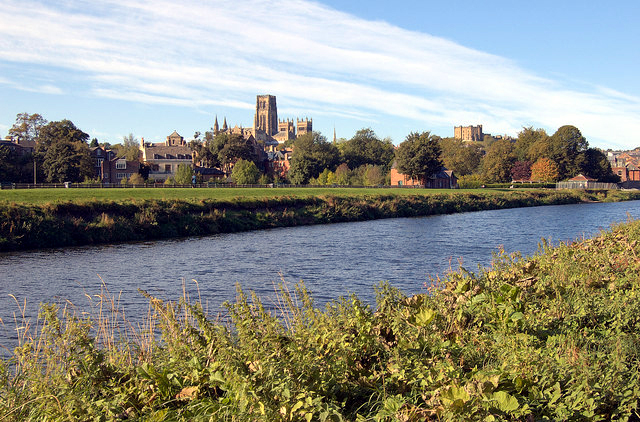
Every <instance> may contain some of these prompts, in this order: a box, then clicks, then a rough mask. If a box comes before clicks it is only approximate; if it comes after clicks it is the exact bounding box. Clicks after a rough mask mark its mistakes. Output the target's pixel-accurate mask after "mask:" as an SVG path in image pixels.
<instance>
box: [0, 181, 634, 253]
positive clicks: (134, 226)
mask: <svg viewBox="0 0 640 422" xmlns="http://www.w3.org/2000/svg"><path fill="white" fill-rule="evenodd" d="M184 190H186V191H189V189H184ZM64 191H67V189H65V190H64ZM109 191H111V190H109ZM132 191H135V190H132ZM210 191H211V190H210ZM222 191H224V189H223V190H222ZM261 191H263V192H265V191H266V192H269V191H275V189H262V190H261ZM334 191H335V190H334ZM409 191H410V192H416V190H413V189H412V190H409ZM329 192H331V191H329ZM383 192H384V191H383ZM421 192H424V191H423V190H421ZM317 193H318V194H319V192H317ZM638 198H640V193H638V192H617V191H613V192H606V191H603V192H577V191H543V190H508V189H507V190H503V191H500V190H493V191H469V192H460V191H450V190H449V191H447V192H446V193H434V192H429V194H414V195H409V194H404V195H398V194H389V193H387V194H382V193H379V192H378V194H371V195H363V194H360V195H353V196H349V195H345V194H343V195H335V194H327V195H310V196H267V194H263V196H256V197H237V196H236V197H229V198H227V199H219V200H216V199H211V200H207V199H195V200H185V199H175V198H174V199H166V200H165V199H153V200H146V199H141V200H137V199H131V200H124V201H119V202H117V201H110V200H86V201H81V200H80V201H69V202H49V203H38V204H33V203H31V204H30V203H21V204H17V203H6V202H4V203H2V202H0V251H8V250H17V249H30V248H45V247H60V246H75V245H86V244H96V243H110V242H111V243H112V242H121V241H135V240H148V239H163V238H172V237H181V236H203V235H210V234H216V233H230V232H238V231H247V230H257V229H265V228H273V227H285V226H296V225H308V224H322V223H337V222H346V221H363V220H372V219H378V218H391V217H416V216H425V215H434V214H447V213H455V212H465V211H479V210H487V209H500V208H515V207H523V206H535V205H550V204H568V203H578V202H581V201H598V200H609V201H613V200H624V199H638Z"/></svg>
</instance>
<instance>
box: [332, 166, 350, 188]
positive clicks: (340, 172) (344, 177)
mask: <svg viewBox="0 0 640 422" xmlns="http://www.w3.org/2000/svg"><path fill="white" fill-rule="evenodd" d="M350 174H351V170H350V169H349V166H348V165H347V163H342V164H340V165H339V166H338V168H336V171H335V183H336V184H338V185H341V186H346V185H348V184H349V176H350Z"/></svg>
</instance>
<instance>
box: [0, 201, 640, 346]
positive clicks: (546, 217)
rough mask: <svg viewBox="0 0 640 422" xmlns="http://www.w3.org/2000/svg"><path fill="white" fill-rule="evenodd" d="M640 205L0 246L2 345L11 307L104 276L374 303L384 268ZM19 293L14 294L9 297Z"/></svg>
mask: <svg viewBox="0 0 640 422" xmlns="http://www.w3.org/2000/svg"><path fill="white" fill-rule="evenodd" d="M629 216H630V217H633V218H638V217H639V216H640V201H630V202H619V203H594V204H579V205H559V206H546V207H532V208H517V209H508V210H496V211H481V212H472V213H462V214H452V215H442V216H431V217H422V218H398V219H386V220H374V221H366V222H358V223H342V224H330V225H318V226H303V227H293V228H280V229H272V230H261V231H255V232H246V233H235V234H221V235H216V236H207V237H201V238H188V239H179V240H168V241H154V242H140V243H126V244H114V245H102V246H91V247H81V248H65V249H47V250H36V251H26V252H16V253H4V254H0V318H1V319H2V324H0V345H10V344H12V343H13V342H14V341H15V327H16V324H15V322H14V318H15V317H16V316H19V315H21V314H22V313H23V311H22V310H20V307H19V306H18V304H20V305H21V306H24V304H25V303H26V307H25V308H24V313H25V315H26V317H27V318H30V319H31V321H32V323H33V322H35V315H37V309H38V306H39V303H40V302H56V303H61V304H65V303H73V304H74V305H75V306H76V308H77V309H83V308H85V307H87V308H88V307H89V303H90V300H93V301H94V302H95V301H96V300H97V298H96V295H98V294H100V293H101V289H103V288H105V287H106V288H107V289H108V290H109V291H110V292H111V294H112V295H114V296H115V297H116V299H118V300H119V303H120V304H121V306H122V307H123V308H124V309H125V311H126V312H127V313H128V315H143V314H146V312H147V308H148V300H147V299H145V298H144V297H143V296H142V295H141V294H140V293H139V292H138V289H139V288H140V289H144V290H146V291H147V292H149V293H150V294H152V295H154V296H156V297H159V298H161V299H168V300H177V299H179V298H180V297H181V296H182V292H183V286H185V288H186V290H187V291H188V292H189V293H190V294H191V296H192V297H197V296H198V295H199V297H200V298H201V300H202V302H203V303H204V304H206V306H207V308H208V309H209V311H210V312H212V313H216V312H218V310H219V309H220V305H221V304H222V303H223V302H224V301H233V300H234V298H235V286H236V283H239V284H240V285H241V286H242V288H243V289H245V290H246V291H251V290H253V291H255V292H256V293H258V295H260V296H261V297H262V298H263V299H264V301H265V302H266V303H269V302H273V301H274V300H275V299H274V297H275V294H274V291H275V286H276V285H277V284H278V283H279V282H280V281H281V280H284V281H286V282H287V283H288V284H289V285H292V284H294V283H296V282H298V281H299V280H304V282H305V284H306V286H307V288H308V289H309V290H310V291H311V292H312V295H313V298H314V299H315V301H316V304H317V305H318V306H322V305H323V304H324V303H326V302H328V301H331V300H333V299H336V298H337V297H339V296H341V295H347V294H349V293H355V294H356V295H357V296H358V297H359V298H360V299H361V300H363V301H365V302H367V303H370V304H374V303H375V292H374V286H376V285H377V284H378V283H379V282H380V281H382V280H387V281H389V282H390V283H391V284H392V285H393V286H396V287H398V288H400V289H401V290H402V291H404V292H405V293H406V294H415V293H421V292H424V291H425V290H426V286H427V285H428V284H429V283H430V280H431V278H432V277H436V276H438V275H442V274H444V273H446V272H447V271H449V270H450V269H452V268H453V269H456V268H458V265H459V264H460V263H461V264H462V265H463V266H464V267H465V268H466V269H468V270H471V271H477V269H478V265H488V264H489V263H490V261H491V258H492V255H493V254H494V253H496V252H497V251H498V249H499V248H500V247H503V248H504V250H505V251H507V252H516V251H520V252H521V253H522V254H523V255H524V256H530V255H532V254H534V253H535V252H536V251H537V249H538V245H539V243H540V241H541V239H542V238H545V239H549V240H551V241H552V242H553V243H558V242H560V241H572V240H576V239H579V238H582V237H591V236H594V235H596V234H597V233H598V232H599V231H600V230H601V229H607V228H609V227H610V225H611V224H612V223H615V222H620V221H625V220H626V219H627V218H628V217H629ZM14 298H15V299H14ZM90 298H91V299H90ZM25 301H26V302H25Z"/></svg>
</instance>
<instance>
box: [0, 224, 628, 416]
mask: <svg viewBox="0 0 640 422" xmlns="http://www.w3.org/2000/svg"><path fill="white" fill-rule="evenodd" d="M639 255H640V222H638V221H631V222H628V223H626V224H622V225H619V226H616V227H614V228H613V229H612V230H610V231H608V232H605V233H602V234H601V235H600V236H599V237H597V238H594V239H588V240H584V241H580V242H576V243H573V244H561V245H560V246H558V247H550V246H549V245H548V244H546V243H544V242H543V243H542V245H541V246H540V250H539V252H538V253H537V254H536V255H535V256H533V257H531V258H527V259H522V258H521V257H520V256H518V255H517V254H513V255H506V254H498V255H496V256H495V257H494V261H493V263H492V265H491V266H490V267H488V268H482V269H479V270H478V271H477V272H476V273H472V272H469V271H467V270H465V269H460V270H459V271H456V272H452V273H450V274H448V275H445V276H443V277H442V278H439V279H437V280H433V284H432V287H431V290H430V293H429V294H423V295H417V296H413V297H406V296H405V295H404V294H403V293H402V292H400V291H398V290H396V289H394V288H393V287H392V286H389V285H387V284H384V283H383V284H381V285H380V286H379V287H378V289H377V301H376V305H375V307H372V306H370V305H368V304H365V303H362V302H361V301H360V300H359V299H358V298H357V297H355V296H351V297H344V298H338V299H336V300H335V301H334V302H332V303H330V304H328V305H327V306H326V307H325V308H324V309H318V308H316V307H315V306H314V302H313V298H312V295H311V294H310V293H309V292H308V291H307V290H306V289H305V287H304V285H298V286H296V288H295V290H293V291H290V290H289V289H288V288H287V286H285V285H283V286H281V288H280V291H279V295H278V296H277V301H276V303H271V304H269V303H263V302H262V301H261V299H260V298H259V297H256V296H255V295H252V294H250V293H245V292H244V291H242V289H240V288H238V295H237V299H236V300H235V301H234V302H233V303H228V304H227V305H226V309H227V312H228V314H227V315H225V316H222V317H221V316H219V315H218V316H216V315H208V314H207V313H206V312H205V310H204V309H203V307H202V306H201V303H200V302H198V300H194V299H190V298H189V297H187V295H185V297H183V298H182V299H181V300H179V301H178V302H171V301H164V300H162V299H160V298H155V297H150V296H148V295H146V294H145V293H144V292H141V293H142V294H145V295H146V296H147V297H148V298H149V303H150V307H149V314H148V315H147V317H146V318H145V320H144V323H140V324H139V325H136V326H135V327H134V325H135V324H133V323H132V322H131V321H130V320H128V319H127V318H126V317H125V316H124V314H123V313H121V312H120V310H119V309H118V306H117V300H116V299H115V298H114V297H112V296H110V295H109V294H108V292H107V291H104V292H102V294H100V295H96V296H93V297H92V301H93V302H92V303H91V304H90V305H91V306H89V311H82V312H81V308H78V309H74V308H73V306H72V305H71V304H69V303H67V305H66V306H65V307H62V308H61V307H58V306H56V305H51V304H45V305H42V308H41V313H40V317H39V319H38V321H37V323H35V322H33V323H32V322H31V321H18V327H16V328H17V332H18V333H19V334H20V338H19V342H20V344H19V345H18V347H17V348H15V350H13V354H12V356H11V357H10V358H8V359H4V360H2V361H0V362H1V363H0V420H7V421H18V420H20V421H21V420H76V419H82V420H124V419H143V418H144V420H150V421H155V420H157V421H160V420H235V421H254V420H291V421H298V420H300V421H342V420H344V421H423V420H445V421H446V420H451V421H476V420H477V421H495V420H523V421H525V420H526V421H543V420H554V421H556V420H585V421H597V420H623V421H624V420H627V421H630V420H638V419H639V418H640V409H639V406H640V387H639V386H640V353H639V350H640V347H639V346H640V338H639V335H638V333H640V284H639V283H638V280H639V279H640V277H639V276H640V259H639V258H638V256H639Z"/></svg>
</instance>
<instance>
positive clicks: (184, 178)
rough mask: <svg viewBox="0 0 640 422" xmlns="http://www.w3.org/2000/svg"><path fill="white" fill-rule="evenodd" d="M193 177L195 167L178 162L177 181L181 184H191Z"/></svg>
mask: <svg viewBox="0 0 640 422" xmlns="http://www.w3.org/2000/svg"><path fill="white" fill-rule="evenodd" d="M192 177H193V168H191V166H190V165H187V164H184V163H182V164H178V168H177V169H176V175H175V177H174V179H175V181H176V183H177V184H179V185H190V184H191V180H192V179H191V178H192Z"/></svg>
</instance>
